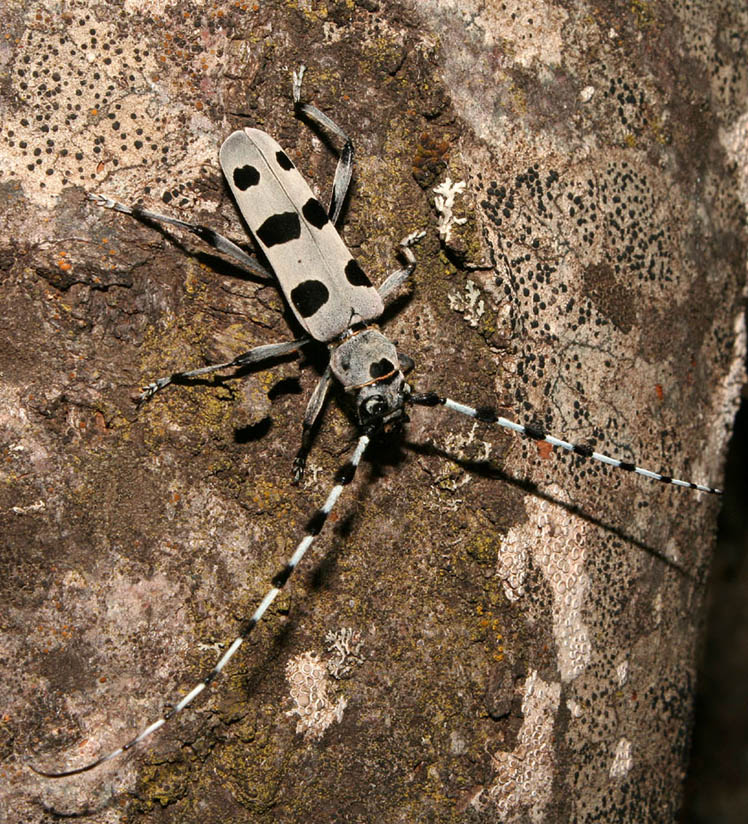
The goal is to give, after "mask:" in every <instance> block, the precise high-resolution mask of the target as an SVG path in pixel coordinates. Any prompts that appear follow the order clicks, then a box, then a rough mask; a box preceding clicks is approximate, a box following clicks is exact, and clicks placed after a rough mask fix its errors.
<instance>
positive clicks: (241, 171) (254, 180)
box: [234, 164, 260, 192]
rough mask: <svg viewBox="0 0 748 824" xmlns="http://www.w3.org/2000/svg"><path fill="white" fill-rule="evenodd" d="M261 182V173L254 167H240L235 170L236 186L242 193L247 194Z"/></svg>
mask: <svg viewBox="0 0 748 824" xmlns="http://www.w3.org/2000/svg"><path fill="white" fill-rule="evenodd" d="M259 182H260V173H259V172H258V171H257V169H255V167H254V166H250V165H249V164H247V165H246V166H238V167H237V168H236V169H234V186H236V188H237V189H239V191H240V192H246V191H247V189H249V187H250V186H256V185H257V184H258V183H259Z"/></svg>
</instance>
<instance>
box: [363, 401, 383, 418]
mask: <svg viewBox="0 0 748 824" xmlns="http://www.w3.org/2000/svg"><path fill="white" fill-rule="evenodd" d="M386 411H387V404H386V403H385V402H384V398H383V397H382V396H381V395H373V396H372V397H371V398H367V399H366V400H365V401H364V402H363V403H362V404H361V416H362V417H363V418H379V417H381V416H382V415H384V413H385V412H386Z"/></svg>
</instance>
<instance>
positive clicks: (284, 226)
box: [256, 212, 301, 247]
mask: <svg viewBox="0 0 748 824" xmlns="http://www.w3.org/2000/svg"><path fill="white" fill-rule="evenodd" d="M256 234H257V237H258V239H259V241H260V243H262V244H263V245H265V246H267V247H270V246H278V245H279V244H281V243H288V241H289V240H296V238H298V237H301V221H300V220H299V215H298V214H297V213H296V212H279V213H278V214H277V215H271V216H270V217H269V218H268V219H267V220H266V221H265V222H264V223H263V224H262V226H260V228H259V229H258V230H257V232H256Z"/></svg>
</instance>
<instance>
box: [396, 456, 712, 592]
mask: <svg viewBox="0 0 748 824" xmlns="http://www.w3.org/2000/svg"><path fill="white" fill-rule="evenodd" d="M403 446H404V447H405V448H406V449H408V450H409V451H411V452H414V453H415V454H417V455H424V456H435V457H438V458H443V459H445V460H448V461H451V462H452V463H454V464H456V465H457V466H459V467H461V468H462V469H464V470H465V471H466V472H470V473H471V474H472V475H477V476H478V477H480V478H487V479H489V480H492V481H501V482H503V483H506V484H509V485H511V486H513V487H515V488H517V489H520V490H522V492H525V493H527V494H530V495H533V496H534V497H536V498H539V499H540V500H542V501H547V502H548V503H550V504H554V505H555V506H559V507H562V508H563V509H565V510H566V512H568V513H569V514H570V515H573V516H575V517H577V518H580V519H581V520H583V521H585V522H586V523H588V524H590V525H591V526H595V527H599V528H600V529H602V530H604V531H605V532H607V533H608V534H609V535H613V536H614V537H616V538H618V539H620V540H621V541H625V542H626V543H628V544H631V545H633V546H635V547H636V548H637V549H640V550H641V551H642V552H645V553H647V555H650V556H651V557H652V558H655V559H657V560H658V561H660V562H661V563H663V564H665V566H667V567H668V568H669V569H672V570H673V571H674V572H677V573H678V574H679V575H681V576H683V577H684V578H687V579H688V580H690V581H692V582H693V583H695V584H698V585H703V584H704V580H703V576H702V575H694V574H693V573H692V572H691V571H689V570H688V569H685V568H684V567H682V566H681V565H680V564H679V563H677V562H676V561H674V560H673V559H672V558H669V557H668V556H667V555H665V553H664V552H662V551H661V550H659V549H657V548H656V547H654V546H651V545H650V544H647V543H645V542H644V541H642V540H641V539H640V538H637V537H636V536H635V535H633V534H631V533H630V532H627V531H626V530H625V529H623V528H622V527H618V526H613V525H612V524H609V523H606V522H605V521H603V520H602V519H601V518H597V517H595V516H594V515H590V514H589V513H588V512H585V511H584V510H583V509H582V508H581V507H579V506H577V505H576V504H573V503H569V502H567V501H562V500H560V499H559V498H557V497H555V496H554V495H551V494H549V493H548V492H544V491H543V490H541V489H540V488H539V487H538V486H537V484H535V483H534V482H532V481H527V480H523V479H521V478H515V477H513V476H512V475H509V474H507V473H506V472H505V471H504V470H503V469H500V468H499V467H498V466H497V465H496V464H495V463H492V462H491V461H473V460H469V459H466V458H459V457H457V456H456V455H453V454H451V453H449V452H447V451H446V450H444V449H441V448H440V447H438V446H436V445H434V444H432V443H426V444H423V443H415V442H414V441H406V442H405V443H404V444H403Z"/></svg>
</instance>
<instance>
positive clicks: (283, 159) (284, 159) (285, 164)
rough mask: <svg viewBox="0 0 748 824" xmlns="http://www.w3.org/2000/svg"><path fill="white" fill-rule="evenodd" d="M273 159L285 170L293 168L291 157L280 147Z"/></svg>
mask: <svg viewBox="0 0 748 824" xmlns="http://www.w3.org/2000/svg"><path fill="white" fill-rule="evenodd" d="M275 159H276V160H277V161H278V165H279V166H280V167H281V169H285V170H286V171H288V170H289V169H293V163H292V162H291V158H290V157H289V156H288V155H287V154H286V153H285V152H284V151H283V150H282V149H278V151H277V152H276V153H275Z"/></svg>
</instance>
